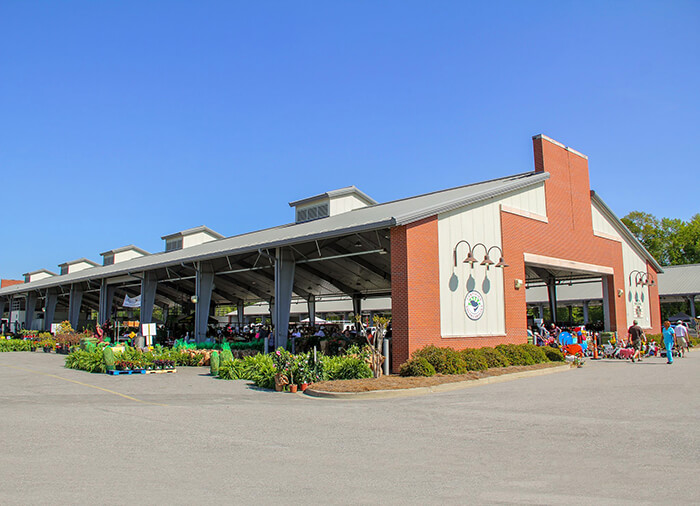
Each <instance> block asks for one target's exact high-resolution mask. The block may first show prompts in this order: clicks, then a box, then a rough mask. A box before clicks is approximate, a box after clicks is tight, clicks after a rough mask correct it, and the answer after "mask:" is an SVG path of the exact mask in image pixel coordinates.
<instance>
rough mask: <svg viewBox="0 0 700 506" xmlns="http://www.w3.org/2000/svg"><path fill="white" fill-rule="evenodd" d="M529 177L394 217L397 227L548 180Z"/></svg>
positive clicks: (536, 174) (543, 174)
mask: <svg viewBox="0 0 700 506" xmlns="http://www.w3.org/2000/svg"><path fill="white" fill-rule="evenodd" d="M528 174H529V175H527V176H525V177H522V178H520V179H516V180H514V181H510V182H507V183H504V184H503V185H502V186H499V187H497V188H492V189H490V190H485V191H482V192H479V193H476V194H474V195H470V196H468V197H460V198H457V199H453V200H451V201H448V202H445V203H442V204H439V205H435V206H431V207H429V208H424V209H420V210H417V211H414V212H412V213H405V214H403V215H400V216H396V217H395V218H396V224H397V225H407V224H409V223H413V222H415V221H418V220H422V219H424V218H427V217H429V216H434V215H436V214H440V213H444V212H447V211H452V210H454V209H458V208H460V207H464V206H467V205H470V204H476V203H478V202H483V201H484V200H489V199H491V198H494V197H498V196H500V195H503V194H504V193H510V192H512V191H517V190H521V189H523V188H527V187H529V186H534V185H536V184H539V183H542V182H544V181H546V180H547V179H549V172H531V173H528Z"/></svg>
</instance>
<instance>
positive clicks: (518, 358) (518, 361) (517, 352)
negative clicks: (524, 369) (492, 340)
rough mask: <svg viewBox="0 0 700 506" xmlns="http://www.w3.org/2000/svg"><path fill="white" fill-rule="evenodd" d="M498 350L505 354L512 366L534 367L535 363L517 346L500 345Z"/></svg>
mask: <svg viewBox="0 0 700 506" xmlns="http://www.w3.org/2000/svg"><path fill="white" fill-rule="evenodd" d="M496 349H497V350H498V351H500V352H501V353H503V354H504V355H505V356H506V358H508V361H509V362H510V363H511V365H532V364H534V363H535V361H534V360H533V359H532V357H531V356H530V354H529V353H527V351H525V350H524V349H523V348H521V347H520V346H519V345H517V344H499V345H498V346H496Z"/></svg>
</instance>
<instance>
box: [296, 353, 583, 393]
mask: <svg viewBox="0 0 700 506" xmlns="http://www.w3.org/2000/svg"><path fill="white" fill-rule="evenodd" d="M569 369H571V366H570V364H569V363H568V362H567V363H566V364H562V365H559V366H554V367H548V368H546V369H535V370H534V371H522V372H514V373H511V374H502V375H500V376H488V377H486V378H479V379H476V380H467V381H455V382H454V383H442V384H441V385H434V386H430V387H417V388H401V389H396V390H372V391H370V392H326V391H324V390H313V389H311V388H307V389H306V392H304V395H308V396H311V397H318V398H323V399H345V400H360V399H392V398H396V397H415V396H418V395H427V394H431V393H440V392H452V391H455V390H463V389H465V388H472V387H477V386H481V385H489V384H491V383H503V382H505V381H513V380H516V379H520V378H532V377H534V376H545V375H547V374H554V373H557V372H564V371H568V370H569Z"/></svg>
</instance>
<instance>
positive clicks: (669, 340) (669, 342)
mask: <svg viewBox="0 0 700 506" xmlns="http://www.w3.org/2000/svg"><path fill="white" fill-rule="evenodd" d="M661 333H662V334H663V336H664V346H665V347H666V360H668V361H667V362H666V363H667V364H672V363H673V343H674V340H675V339H676V332H675V331H674V330H673V329H672V328H671V322H670V321H668V320H666V321H665V322H664V328H662V329H661Z"/></svg>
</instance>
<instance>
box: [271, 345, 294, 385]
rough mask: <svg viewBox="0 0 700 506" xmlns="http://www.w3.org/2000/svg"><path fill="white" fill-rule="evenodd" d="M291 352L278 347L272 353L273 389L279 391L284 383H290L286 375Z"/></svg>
mask: <svg viewBox="0 0 700 506" xmlns="http://www.w3.org/2000/svg"><path fill="white" fill-rule="evenodd" d="M291 356H292V355H291V354H290V353H289V352H288V351H287V350H285V349H284V348H278V349H277V350H275V352H274V353H273V354H272V364H273V365H274V367H275V390H276V391H278V392H281V391H282V390H284V387H285V386H286V385H289V384H291V383H292V381H291V379H290V378H289V377H288V376H287V374H289V370H290V363H291Z"/></svg>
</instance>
